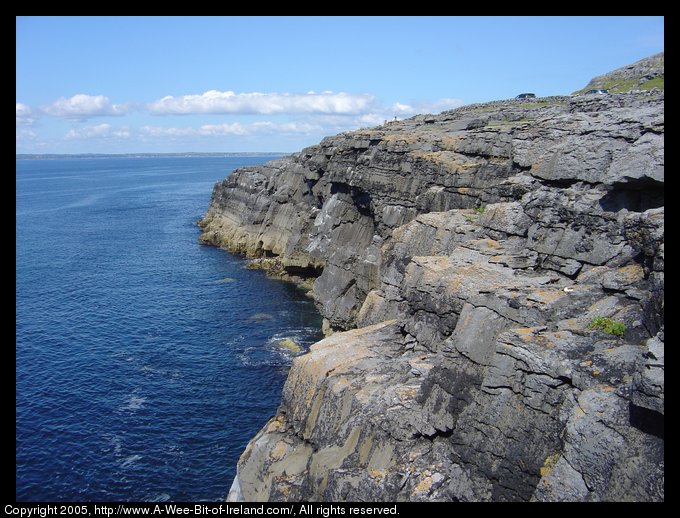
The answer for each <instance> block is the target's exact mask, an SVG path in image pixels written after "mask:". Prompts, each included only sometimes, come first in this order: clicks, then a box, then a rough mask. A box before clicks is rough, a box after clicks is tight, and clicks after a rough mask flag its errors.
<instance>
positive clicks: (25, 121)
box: [17, 103, 36, 126]
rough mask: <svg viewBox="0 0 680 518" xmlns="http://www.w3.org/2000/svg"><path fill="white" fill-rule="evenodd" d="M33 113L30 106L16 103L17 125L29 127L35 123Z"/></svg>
mask: <svg viewBox="0 0 680 518" xmlns="http://www.w3.org/2000/svg"><path fill="white" fill-rule="evenodd" d="M35 119H36V117H35V113H33V110H32V109H31V107H30V106H27V105H25V104H24V103H17V124H18V125H19V124H21V125H25V126H30V125H31V124H33V123H34V122H35Z"/></svg>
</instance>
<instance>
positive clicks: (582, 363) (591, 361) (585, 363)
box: [581, 360, 593, 367]
mask: <svg viewBox="0 0 680 518" xmlns="http://www.w3.org/2000/svg"><path fill="white" fill-rule="evenodd" d="M592 364H593V360H584V361H582V362H581V365H582V366H583V367H590V366H591V365H592Z"/></svg>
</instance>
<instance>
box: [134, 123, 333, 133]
mask: <svg viewBox="0 0 680 518" xmlns="http://www.w3.org/2000/svg"><path fill="white" fill-rule="evenodd" d="M322 129H323V128H322V127H321V126H320V125H315V124H311V123H309V122H284V123H278V122H270V121H260V122H253V123H250V124H241V123H238V122H233V123H229V124H227V123H225V124H204V125H202V126H200V127H198V128H192V127H187V128H162V127H158V126H144V127H142V128H141V134H142V135H146V136H150V137H187V136H201V137H220V136H227V135H237V136H245V135H279V134H288V135H290V134H297V135H299V134H310V133H313V132H315V131H321V130H322Z"/></svg>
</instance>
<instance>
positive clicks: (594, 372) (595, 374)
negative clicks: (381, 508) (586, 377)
mask: <svg viewBox="0 0 680 518" xmlns="http://www.w3.org/2000/svg"><path fill="white" fill-rule="evenodd" d="M592 374H593V376H599V375H600V374H602V373H601V372H600V371H593V373H592Z"/></svg>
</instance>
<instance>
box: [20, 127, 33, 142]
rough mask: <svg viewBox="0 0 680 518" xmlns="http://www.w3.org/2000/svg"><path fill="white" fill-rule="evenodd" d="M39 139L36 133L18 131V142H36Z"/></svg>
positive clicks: (26, 130) (23, 130)
mask: <svg viewBox="0 0 680 518" xmlns="http://www.w3.org/2000/svg"><path fill="white" fill-rule="evenodd" d="M37 137H38V135H36V134H35V132H34V131H31V130H29V129H22V130H19V131H17V141H20V140H35V139H36V138H37Z"/></svg>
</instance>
